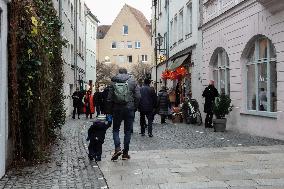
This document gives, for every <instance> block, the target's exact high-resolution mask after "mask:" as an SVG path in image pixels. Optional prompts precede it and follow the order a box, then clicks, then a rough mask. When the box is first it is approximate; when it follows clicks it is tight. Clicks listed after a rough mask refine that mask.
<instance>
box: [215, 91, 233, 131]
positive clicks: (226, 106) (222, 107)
mask: <svg viewBox="0 0 284 189" xmlns="http://www.w3.org/2000/svg"><path fill="white" fill-rule="evenodd" d="M231 102H232V100H231V98H230V96H229V95H226V94H221V95H219V97H217V98H216V99H215V103H214V107H213V113H214V115H215V117H216V119H213V127H214V132H224V131H225V130H226V124H227V119H226V115H228V114H229V113H230V112H231V111H232V110H233V105H231Z"/></svg>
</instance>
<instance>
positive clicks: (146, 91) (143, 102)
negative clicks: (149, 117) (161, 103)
mask: <svg viewBox="0 0 284 189" xmlns="http://www.w3.org/2000/svg"><path fill="white" fill-rule="evenodd" d="M140 94H141V99H140V103H139V111H140V112H152V111H153V110H154V109H155V108H156V107H157V95H156V93H155V90H154V89H153V88H151V87H150V86H149V85H144V86H143V87H141V88H140Z"/></svg>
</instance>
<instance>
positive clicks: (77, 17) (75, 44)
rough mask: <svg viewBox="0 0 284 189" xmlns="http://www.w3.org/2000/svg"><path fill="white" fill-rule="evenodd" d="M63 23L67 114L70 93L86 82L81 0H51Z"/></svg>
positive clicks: (83, 18)
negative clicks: (65, 42)
mask: <svg viewBox="0 0 284 189" xmlns="http://www.w3.org/2000/svg"><path fill="white" fill-rule="evenodd" d="M53 4H54V7H55V9H56V10H57V12H58V16H59V18H60V20H61V21H62V23H63V27H62V30H61V34H62V37H63V39H64V40H66V41H67V44H66V46H65V47H63V53H62V58H63V61H64V96H65V108H66V113H67V116H69V115H71V112H72V110H73V107H72V106H73V101H72V97H71V96H72V94H73V92H74V91H75V89H76V87H81V89H83V88H84V83H87V82H86V60H85V52H86V51H85V49H86V47H85V44H86V43H85V8H84V7H85V6H84V1H83V0H53Z"/></svg>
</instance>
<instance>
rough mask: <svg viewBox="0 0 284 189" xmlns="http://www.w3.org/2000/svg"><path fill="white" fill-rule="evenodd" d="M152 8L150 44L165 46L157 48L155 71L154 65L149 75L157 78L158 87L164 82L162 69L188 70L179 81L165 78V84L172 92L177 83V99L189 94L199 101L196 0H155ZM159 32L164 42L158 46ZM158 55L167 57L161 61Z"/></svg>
mask: <svg viewBox="0 0 284 189" xmlns="http://www.w3.org/2000/svg"><path fill="white" fill-rule="evenodd" d="M152 9H153V10H152V12H153V14H152V25H153V35H152V36H153V38H152V42H153V46H155V44H156V46H159V45H161V47H162V49H164V50H162V51H159V50H157V51H158V52H157V71H156V67H155V66H154V67H153V70H152V78H153V80H157V85H158V87H157V88H158V90H159V89H160V87H161V86H162V85H165V84H164V82H163V80H162V77H161V76H162V72H163V71H165V70H170V71H175V70H176V69H178V68H179V67H181V66H182V67H184V68H186V70H187V74H186V76H185V77H183V78H181V79H179V80H178V79H174V80H167V87H168V88H169V89H170V91H174V90H175V89H176V87H177V85H180V88H181V91H182V92H181V97H180V99H182V98H183V97H185V96H187V95H189V94H191V95H192V97H193V98H195V99H198V100H201V98H200V96H201V95H200V91H201V90H202V87H201V77H200V74H201V69H202V67H201V62H202V32H201V29H199V28H200V21H201V20H200V6H199V1H198V0H180V1H178V2H177V1H170V0H157V1H156V5H155V4H153V8H152ZM155 16H156V19H155ZM155 20H156V23H155ZM155 25H156V28H155ZM159 35H160V36H162V37H163V44H159V45H158V44H157V43H158V42H157V38H158V36H159ZM161 47H159V48H161ZM161 56H165V57H166V58H165V59H163V61H160V58H159V57H161ZM156 72H157V74H156ZM156 75H157V79H156ZM193 86H194V90H193Z"/></svg>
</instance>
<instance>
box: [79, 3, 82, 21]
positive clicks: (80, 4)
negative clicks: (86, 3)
mask: <svg viewBox="0 0 284 189" xmlns="http://www.w3.org/2000/svg"><path fill="white" fill-rule="evenodd" d="M81 18H82V3H81V1H79V19H80V20H81Z"/></svg>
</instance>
